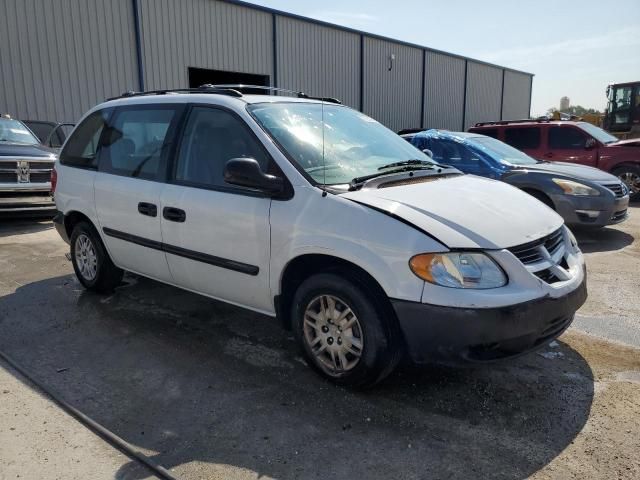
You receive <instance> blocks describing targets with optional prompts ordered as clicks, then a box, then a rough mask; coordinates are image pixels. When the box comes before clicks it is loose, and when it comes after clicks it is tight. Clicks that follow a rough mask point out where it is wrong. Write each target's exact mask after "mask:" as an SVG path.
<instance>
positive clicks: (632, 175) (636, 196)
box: [613, 165, 640, 200]
mask: <svg viewBox="0 0 640 480" xmlns="http://www.w3.org/2000/svg"><path fill="white" fill-rule="evenodd" d="M613 174H614V175H615V176H616V177H618V178H619V179H620V180H622V181H623V182H624V184H625V185H626V186H627V188H628V189H629V196H630V197H631V198H632V199H633V200H640V167H638V166H636V165H623V166H622V167H618V168H616V169H615V170H614V171H613Z"/></svg>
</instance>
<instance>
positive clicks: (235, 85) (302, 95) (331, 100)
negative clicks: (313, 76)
mask: <svg viewBox="0 0 640 480" xmlns="http://www.w3.org/2000/svg"><path fill="white" fill-rule="evenodd" d="M210 86H211V87H215V88H235V89H237V90H242V89H246V88H249V89H251V90H268V91H270V92H284V93H290V94H293V95H295V96H296V97H298V98H307V99H309V100H320V101H322V102H327V103H336V104H338V105H342V102H341V101H340V100H338V99H337V98H333V97H313V96H311V95H307V94H306V93H304V92H300V91H297V90H290V89H288V88H280V87H270V86H267V85H245V84H242V83H225V84H216V85H210Z"/></svg>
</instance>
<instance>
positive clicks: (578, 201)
mask: <svg viewBox="0 0 640 480" xmlns="http://www.w3.org/2000/svg"><path fill="white" fill-rule="evenodd" d="M402 137H403V138H405V139H406V140H407V141H409V142H411V144H413V145H414V146H415V147H417V148H418V149H420V150H428V152H427V153H428V154H430V155H431V157H432V158H433V159H434V160H435V161H436V162H438V163H441V164H445V165H451V166H452V167H455V168H457V169H458V170H460V171H462V172H464V173H470V174H473V175H478V176H481V177H487V178H493V179H496V180H502V181H504V182H507V183H509V184H511V185H513V186H515V187H517V188H519V189H521V190H524V191H525V192H527V193H529V194H531V195H533V196H534V197H536V198H537V199H538V200H540V201H541V202H543V203H545V204H546V205H547V206H549V207H550V208H552V209H554V210H555V211H556V212H558V213H559V214H560V215H561V216H562V217H563V218H564V220H565V223H566V224H567V225H571V226H580V227H604V226H606V225H612V224H615V223H620V222H623V221H624V220H626V218H627V205H628V204H629V191H628V189H627V188H626V186H625V185H624V183H622V182H621V181H620V180H619V179H618V178H617V177H615V176H613V175H611V174H609V173H606V172H603V171H602V170H598V169H597V168H592V167H586V166H584V165H576V164H573V163H564V162H545V161H538V160H535V159H533V158H531V157H530V156H528V155H527V154H525V153H523V152H521V151H520V150H517V149H515V148H513V147H512V146H510V145H507V144H506V143H503V142H501V141H500V140H496V139H495V138H491V137H487V136H485V135H479V134H477V133H465V132H450V131H446V130H427V131H424V132H419V133H410V134H404V135H402Z"/></svg>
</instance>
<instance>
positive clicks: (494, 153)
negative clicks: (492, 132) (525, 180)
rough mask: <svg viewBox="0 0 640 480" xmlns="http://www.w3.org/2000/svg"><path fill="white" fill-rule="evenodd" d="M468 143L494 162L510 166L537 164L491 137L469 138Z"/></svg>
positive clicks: (525, 155) (535, 161) (532, 159)
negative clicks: (493, 159)
mask: <svg viewBox="0 0 640 480" xmlns="http://www.w3.org/2000/svg"><path fill="white" fill-rule="evenodd" d="M469 141H470V143H471V144H472V145H474V146H475V147H476V148H477V149H479V150H481V151H484V152H485V153H486V154H487V155H490V156H491V157H492V158H495V159H496V160H501V161H503V162H507V163H510V164H512V165H532V164H534V163H538V161H537V160H535V159H534V158H531V157H530V156H529V155H527V154H526V153H523V152H521V151H520V150H518V149H516V148H513V147H512V146H511V145H507V144H506V143H504V142H501V141H500V140H496V139H495V138H491V137H471V138H470V139H469Z"/></svg>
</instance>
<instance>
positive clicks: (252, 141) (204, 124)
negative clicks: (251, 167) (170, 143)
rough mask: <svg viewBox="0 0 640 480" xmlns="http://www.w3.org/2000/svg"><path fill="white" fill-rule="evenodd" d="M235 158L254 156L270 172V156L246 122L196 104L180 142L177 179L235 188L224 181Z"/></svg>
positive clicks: (208, 185)
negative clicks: (227, 165)
mask: <svg viewBox="0 0 640 480" xmlns="http://www.w3.org/2000/svg"><path fill="white" fill-rule="evenodd" d="M232 158H253V159H255V160H256V161H257V162H258V164H259V165H260V167H261V168H262V170H263V171H265V172H266V171H268V168H269V157H268V155H267V153H266V152H265V151H264V149H263V148H262V146H261V145H260V144H259V142H258V140H256V138H255V137H254V136H253V135H252V134H251V132H250V131H249V129H248V127H247V126H246V125H245V124H244V122H243V121H242V120H241V119H239V118H238V117H236V116H235V115H233V114H231V113H229V112H227V111H225V110H221V109H217V108H210V107H194V108H193V109H192V110H191V113H190V114H189V119H188V121H187V125H186V128H185V131H184V136H183V139H182V142H181V145H180V152H179V154H178V161H177V164H176V171H175V179H176V180H177V181H178V182H180V183H184V184H187V185H193V186H201V187H205V188H206V187H225V188H234V189H237V188H238V187H235V186H233V185H230V184H228V183H226V182H225V181H224V167H225V165H226V164H227V162H228V161H229V160H231V159H232Z"/></svg>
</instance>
